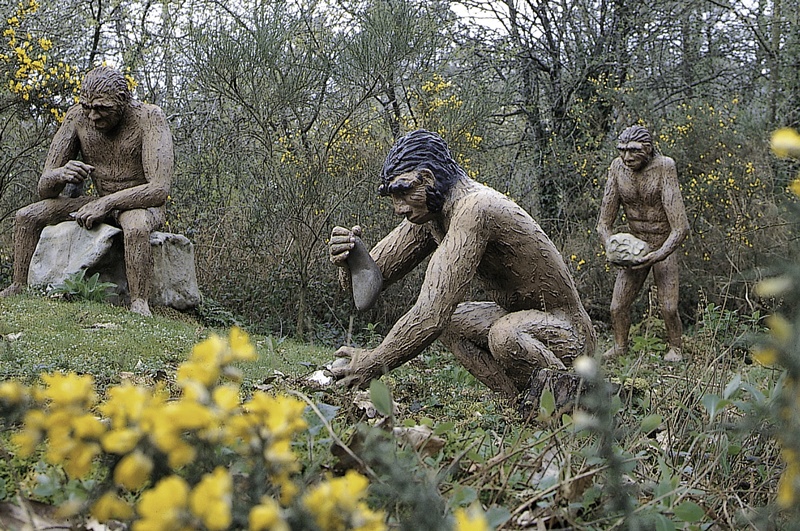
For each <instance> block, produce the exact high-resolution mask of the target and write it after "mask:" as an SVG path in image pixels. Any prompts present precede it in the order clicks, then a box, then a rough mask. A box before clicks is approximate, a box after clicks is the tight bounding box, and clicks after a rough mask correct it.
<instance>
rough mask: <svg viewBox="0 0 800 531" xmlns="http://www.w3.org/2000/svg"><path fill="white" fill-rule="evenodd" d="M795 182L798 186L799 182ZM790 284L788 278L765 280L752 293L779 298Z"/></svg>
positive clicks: (790, 280)
mask: <svg viewBox="0 0 800 531" xmlns="http://www.w3.org/2000/svg"><path fill="white" fill-rule="evenodd" d="M796 182H798V184H800V180H797V181H796ZM799 191H800V190H799ZM798 195H800V194H798ZM792 284H793V282H792V279H791V278H790V277H788V276H778V277H772V278H765V279H764V280H761V281H759V282H758V283H757V284H756V285H755V286H754V291H755V293H756V295H758V296H759V297H780V296H781V295H783V294H784V293H786V292H787V291H788V290H789V289H790V288H791V287H792Z"/></svg>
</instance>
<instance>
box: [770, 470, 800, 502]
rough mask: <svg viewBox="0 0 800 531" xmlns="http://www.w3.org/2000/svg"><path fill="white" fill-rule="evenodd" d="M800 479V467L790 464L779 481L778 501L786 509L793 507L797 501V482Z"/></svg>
mask: <svg viewBox="0 0 800 531" xmlns="http://www.w3.org/2000/svg"><path fill="white" fill-rule="evenodd" d="M798 479H800V466H798V464H797V463H788V464H787V465H786V469H785V470H784V471H783V474H781V479H780V480H779V481H778V495H777V497H776V501H777V502H778V505H779V506H781V507H782V508H784V509H788V508H790V507H792V506H793V505H794V503H795V500H796V499H797V488H796V487H797V485H796V484H797V480H798Z"/></svg>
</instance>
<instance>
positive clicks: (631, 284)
mask: <svg viewBox="0 0 800 531" xmlns="http://www.w3.org/2000/svg"><path fill="white" fill-rule="evenodd" d="M624 155H625V153H622V155H621V156H620V157H617V158H616V159H614V161H613V162H612V163H611V166H610V168H609V170H608V181H607V183H606V187H605V192H604V194H603V202H602V205H601V207H600V218H599V220H598V223H597V233H598V235H599V237H600V239H601V241H602V242H603V244H604V245H605V246H606V250H607V251H608V243H609V238H610V236H611V232H612V227H613V225H614V222H615V220H616V218H617V215H618V212H619V209H620V207H622V209H623V211H624V213H625V218H626V220H627V223H628V226H629V232H630V233H631V234H632V235H633V236H635V237H636V238H639V239H640V240H643V241H644V242H646V243H647V244H648V245H649V246H650V249H652V251H650V252H649V253H647V254H645V255H644V256H639V257H636V258H635V259H634V260H631V263H630V264H628V266H626V267H622V268H620V269H619V270H618V272H617V278H616V282H615V284H614V293H613V295H612V300H611V321H612V327H613V329H614V347H612V349H610V350H609V351H608V352H607V353H606V355H607V356H614V355H618V354H623V353H625V352H626V351H627V346H628V332H629V330H630V326H631V318H630V308H631V305H632V304H633V301H634V300H636V297H637V296H638V294H639V292H640V291H641V289H642V286H643V285H644V282H645V280H646V278H647V275H648V274H649V273H650V270H651V269H652V271H653V280H654V282H655V284H656V287H657V289H658V297H659V301H660V303H661V313H662V316H663V318H664V324H665V327H666V330H667V336H668V337H667V341H668V343H669V346H670V352H669V353H668V356H667V357H668V358H670V361H677V360H678V359H680V348H681V344H682V340H681V333H682V327H681V321H680V316H679V315H678V285H679V265H678V257H677V255H676V254H675V251H676V250H677V249H678V247H679V246H680V244H681V243H682V242H683V240H684V239H685V238H686V236H687V235H688V233H689V221H688V219H687V217H686V209H685V207H684V204H683V198H682V197H681V191H680V186H679V185H678V174H677V172H676V170H675V162H674V161H673V160H672V159H671V158H669V157H665V156H663V155H659V154H655V155H652V153H651V156H652V158H650V159H649V160H648V161H647V162H646V163H644V164H643V165H642V167H640V168H638V169H633V168H631V167H629V166H628V165H626V164H625V162H624V161H623V156H624ZM676 357H677V358H676Z"/></svg>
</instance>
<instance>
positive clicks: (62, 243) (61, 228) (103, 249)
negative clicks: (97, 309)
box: [28, 221, 201, 310]
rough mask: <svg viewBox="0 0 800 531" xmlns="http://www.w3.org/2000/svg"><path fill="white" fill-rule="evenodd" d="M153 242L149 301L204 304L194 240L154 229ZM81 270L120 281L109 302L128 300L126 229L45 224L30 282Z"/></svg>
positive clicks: (46, 282) (52, 281)
mask: <svg viewBox="0 0 800 531" xmlns="http://www.w3.org/2000/svg"><path fill="white" fill-rule="evenodd" d="M150 245H151V247H152V251H153V277H152V278H151V296H150V301H149V302H150V304H152V305H157V306H169V307H171V308H175V309H177V310H186V309H189V308H193V307H195V306H197V305H198V304H200V301H201V295H200V290H199V288H198V286H197V274H196V271H195V264H194V246H193V245H192V242H191V241H189V239H188V238H187V237H186V236H183V235H180V234H171V233H167V232H153V233H152V234H150ZM81 269H86V278H89V277H91V276H92V275H94V274H95V273H99V274H100V281H102V282H113V283H114V284H116V285H117V288H116V290H115V293H116V295H115V297H112V298H111V299H112V300H111V302H114V303H127V302H128V301H129V300H130V296H129V293H128V279H127V277H126V276H125V255H124V245H123V241H122V230H120V229H119V228H117V227H113V226H111V225H107V224H105V223H101V224H99V225H97V226H95V227H93V228H92V229H91V230H86V229H84V228H82V227H80V226H79V225H78V224H77V223H75V222H74V221H65V222H63V223H59V224H58V225H52V226H49V227H45V229H44V230H43V231H42V235H41V237H40V238H39V243H38V245H37V246H36V251H34V253H33V258H32V259H31V265H30V268H29V270H28V284H30V285H32V286H54V285H58V284H61V283H63V282H64V280H66V279H67V277H68V276H69V275H71V274H74V273H77V272H78V271H80V270H81Z"/></svg>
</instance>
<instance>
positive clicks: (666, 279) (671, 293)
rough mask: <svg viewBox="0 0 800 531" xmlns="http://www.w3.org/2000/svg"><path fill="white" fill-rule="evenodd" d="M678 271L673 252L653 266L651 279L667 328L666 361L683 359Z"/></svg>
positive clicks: (676, 259)
mask: <svg viewBox="0 0 800 531" xmlns="http://www.w3.org/2000/svg"><path fill="white" fill-rule="evenodd" d="M679 272H680V266H679V264H678V257H677V256H676V255H675V253H672V254H671V255H669V256H668V257H667V258H666V259H664V260H663V261H661V262H659V263H657V264H655V265H654V266H653V281H654V282H655V284H656V288H657V289H658V299H659V303H660V305H661V316H662V317H663V318H664V328H666V330H667V343H669V350H668V351H667V353H666V354H665V355H664V359H665V360H666V361H681V360H682V359H683V356H682V354H681V346H682V344H683V338H682V337H681V336H682V334H683V326H682V324H681V317H680V315H679V314H678V291H679V276H680V275H679Z"/></svg>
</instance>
